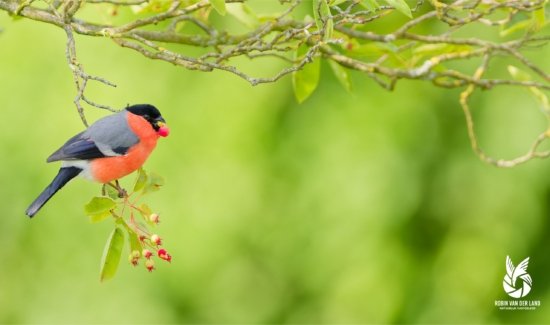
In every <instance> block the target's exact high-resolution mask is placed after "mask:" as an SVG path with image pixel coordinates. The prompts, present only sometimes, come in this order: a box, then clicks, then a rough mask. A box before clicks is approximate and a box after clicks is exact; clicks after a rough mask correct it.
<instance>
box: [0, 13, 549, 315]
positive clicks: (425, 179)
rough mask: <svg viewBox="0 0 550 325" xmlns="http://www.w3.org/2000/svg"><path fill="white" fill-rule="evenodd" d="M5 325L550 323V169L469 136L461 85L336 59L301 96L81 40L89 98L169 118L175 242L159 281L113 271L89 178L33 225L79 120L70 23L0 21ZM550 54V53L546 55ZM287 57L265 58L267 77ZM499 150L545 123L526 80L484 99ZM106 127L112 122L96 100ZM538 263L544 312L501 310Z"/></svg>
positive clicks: (0, 254)
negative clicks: (92, 209) (93, 210)
mask: <svg viewBox="0 0 550 325" xmlns="http://www.w3.org/2000/svg"><path fill="white" fill-rule="evenodd" d="M0 27H1V28H3V32H2V33H0V73H1V78H0V102H1V127H0V157H1V163H2V168H0V180H1V185H2V186H1V187H0V207H1V208H0V211H1V213H0V214H1V218H0V247H1V250H0V323H44V324H45V323H56V324H62V323H66V324H91V323H94V324H103V323H106V324H118V323H124V324H130V323H132V324H133V323H136V324H145V323H158V324H169V323H307V324H312V323H326V324H331V323H332V324H335V323H378V324H381V323H545V322H548V320H549V319H550V308H549V307H548V306H549V305H550V272H548V270H549V268H550V252H549V251H548V248H549V247H550V246H549V245H550V236H549V226H550V225H549V216H548V214H549V213H550V169H549V168H548V164H549V163H550V161H548V160H542V161H533V162H530V163H528V164H526V165H523V166H520V167H517V168H514V169H511V170H502V169H497V168H495V167H491V166H487V165H485V164H483V163H482V162H480V161H479V160H478V159H477V158H476V156H475V155H474V154H473V153H472V151H471V150H470V147H469V143H468V139H467V134H466V128H465V123H464V119H463V117H462V113H461V110H460V107H459V106H458V100H457V99H458V91H449V90H442V89H435V88H434V87H433V86H431V85H430V84H427V83H423V82H402V83H400V84H399V85H398V87H397V89H396V90H395V91H394V92H392V93H390V92H386V91H384V90H382V89H380V88H379V87H378V86H376V84H375V83H373V82H372V81H370V80H368V79H367V78H366V77H365V76H364V75H361V74H354V75H353V79H354V89H355V90H354V92H353V93H352V94H349V93H346V92H345V91H344V90H343V89H342V87H341V86H340V85H339V84H338V82H337V81H336V80H335V79H334V78H333V76H332V74H331V72H330V69H328V66H326V65H324V66H323V70H322V78H321V83H320V86H319V89H317V91H316V92H315V94H314V95H313V96H312V97H311V98H310V99H308V100H307V101H306V102H305V103H304V104H302V105H298V104H296V102H295V100H294V96H293V94H292V87H291V82H290V78H285V79H283V80H281V81H280V82H279V83H277V84H269V85H261V86H257V87H251V86H250V85H248V84H247V83H245V82H244V81H242V80H240V79H238V78H237V77H235V76H233V75H230V74H227V73H219V72H213V73H201V72H190V71H186V70H183V69H180V68H176V67H173V66H171V65H169V64H166V63H162V62H154V61H152V60H148V59H145V58H143V57H142V56H140V55H139V54H137V53H134V52H130V51H129V50H125V49H121V48H118V47H117V46H116V45H114V44H112V43H111V42H109V41H108V40H106V39H99V38H96V39H92V38H83V37H77V50H78V55H79V59H80V61H81V62H82V63H83V64H84V67H85V69H86V71H87V72H89V73H91V74H94V75H99V76H102V77H105V78H107V79H109V80H111V81H113V82H115V83H116V84H117V85H118V88H116V89H111V88H108V87H105V86H103V85H98V84H93V83H92V84H91V85H90V87H89V89H88V96H89V97H90V98H91V99H93V100H95V101H97V102H100V103H107V104H109V105H111V106H114V107H124V106H125V105H126V104H128V103H130V104H133V103H152V104H154V105H156V106H157V107H159V108H160V109H161V111H162V113H163V115H164V117H165V118H166V120H167V121H168V123H169V125H170V126H171V129H172V134H171V136H170V137H168V138H166V139H162V140H161V141H160V142H159V145H158V147H157V149H156V151H155V152H154V154H153V155H152V156H151V158H150V159H149V161H148V162H147V164H146V168H147V170H149V171H155V172H157V173H159V174H161V175H163V176H164V177H165V179H166V186H165V187H164V188H163V189H162V190H161V191H159V192H156V193H154V194H152V195H151V196H150V197H149V198H148V199H147V200H148V201H149V202H150V205H151V206H152V207H155V209H156V210H157V211H158V212H159V213H160V214H161V219H162V223H161V225H160V226H159V228H158V232H159V233H160V234H161V236H162V237H163V238H164V241H165V247H166V248H167V249H168V250H169V251H170V252H171V253H172V255H173V258H174V259H173V262H172V264H171V265H168V264H166V263H157V266H158V270H156V271H155V272H154V273H152V274H148V273H147V272H146V271H145V269H144V268H143V265H141V266H140V267H139V268H137V269H134V268H133V267H131V266H130V265H129V264H127V263H126V259H125V258H124V257H123V262H122V264H121V266H120V268H119V272H118V274H117V276H116V277H115V279H113V280H112V281H109V282H107V283H99V281H98V271H99V262H100V258H101V254H102V250H103V245H104V242H105V240H106V238H107V236H108V234H109V232H110V231H111V229H112V222H111V221H105V222H103V223H100V224H90V222H89V220H88V218H86V217H85V216H84V213H83V208H82V207H83V205H84V203H86V202H87V201H88V200H89V199H90V198H91V197H92V196H93V195H96V194H98V193H99V190H100V186H99V185H97V184H93V183H89V182H87V181H84V180H81V179H79V180H76V181H74V182H72V183H70V184H69V185H68V186H67V187H66V188H64V189H63V190H62V191H61V192H59V193H58V194H57V195H56V196H55V198H54V199H53V200H52V201H50V202H49V203H48V205H47V206H46V207H45V208H44V209H43V210H42V211H41V212H40V214H38V215H37V217H36V218H35V219H33V220H29V219H28V218H27V217H26V216H25V215H24V211H25V209H26V207H27V205H28V204H29V203H30V202H31V201H32V200H33V199H34V198H35V196H36V195H38V193H39V192H40V191H41V190H42V189H43V188H44V187H45V186H46V185H47V184H48V183H49V181H50V180H51V179H52V178H53V176H54V175H55V173H56V172H57V169H58V166H57V165H56V164H46V163H45V159H46V157H47V156H48V155H49V154H50V153H51V152H53V151H54V150H55V149H57V148H58V147H59V146H60V145H61V144H63V143H64V141H65V140H66V139H68V138H69V137H70V136H72V135H73V134H75V133H77V132H79V131H80V130H81V129H82V124H81V122H80V120H79V117H78V114H76V112H75V109H74V105H73V103H72V99H73V98H74V96H75V88H74V84H73V81H72V76H71V74H70V70H69V69H68V67H67V64H66V62H65V53H64V51H65V35H64V33H63V31H62V30H61V29H59V28H56V27H52V26H49V25H45V24H40V23H36V22H32V21H26V20H24V19H22V20H18V21H12V20H11V18H9V17H8V16H7V15H6V14H4V13H2V14H0ZM534 55H537V56H538V57H539V58H545V57H546V58H548V57H550V51H549V50H548V48H543V49H537V52H536V53H534ZM278 68H280V67H278V66H268V65H266V66H264V67H263V71H258V73H259V74H263V75H269V74H271V73H273V72H275V71H277V69H278ZM472 105H473V106H474V107H475V117H476V119H477V120H478V123H479V127H478V129H479V130H480V139H481V141H482V144H483V145H484V146H485V147H487V148H488V149H489V150H488V151H489V153H491V154H495V155H499V156H504V157H512V156H513V155H518V154H521V153H523V152H524V151H525V150H526V149H527V148H528V145H529V143H530V141H531V139H532V138H533V137H534V135H536V134H538V132H539V131H541V130H542V129H543V128H544V118H543V116H542V115H541V114H540V113H539V112H538V109H537V107H536V103H535V102H534V101H533V100H532V98H530V97H529V94H528V93H527V92H526V91H525V90H520V89H510V88H506V89H497V90H494V91H491V92H484V93H482V94H477V95H476V96H474V100H473V102H472ZM88 112H89V113H88V116H89V119H90V120H95V119H97V118H99V117H100V116H102V115H104V114H105V112H103V111H100V110H93V109H90V110H88ZM506 255H510V256H511V258H512V260H513V261H514V263H516V264H517V263H518V262H519V261H520V260H522V259H523V258H525V257H527V256H530V257H531V262H530V265H529V269H528V270H529V273H530V274H531V276H532V278H533V289H532V292H531V293H530V294H529V296H528V297H526V299H530V300H541V303H542V306H541V307H539V308H538V309H537V310H536V311H509V312H504V311H499V310H497V308H496V307H495V306H494V301H495V300H502V299H511V298H508V297H507V296H506V294H505V293H504V291H503V289H502V279H503V277H504V275H505V257H506Z"/></svg>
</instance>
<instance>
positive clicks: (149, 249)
mask: <svg viewBox="0 0 550 325" xmlns="http://www.w3.org/2000/svg"><path fill="white" fill-rule="evenodd" d="M149 221H151V222H152V223H154V224H158V223H159V215H158V214H156V213H153V214H151V215H150V216H149ZM139 244H140V245H141V247H142V248H143V249H142V250H141V251H139V250H133V251H132V252H131V253H130V256H129V257H128V260H129V262H130V263H131V264H132V265H133V266H137V265H138V264H139V260H140V259H141V258H142V257H143V258H145V268H146V269H147V271H149V272H152V271H153V270H154V269H155V262H154V261H153V257H154V256H155V254H154V253H153V251H156V255H157V256H158V258H160V259H162V260H165V261H167V262H171V261H172V256H171V255H170V254H168V252H167V251H166V249H164V248H162V247H161V245H162V238H160V236H159V235H157V234H152V235H151V236H149V237H147V236H144V235H142V236H140V237H139Z"/></svg>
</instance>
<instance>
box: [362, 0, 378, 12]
mask: <svg viewBox="0 0 550 325" xmlns="http://www.w3.org/2000/svg"><path fill="white" fill-rule="evenodd" d="M360 4H361V5H362V6H363V7H365V8H367V9H368V10H369V11H376V9H378V8H380V4H379V3H378V2H377V1H376V0H363V1H362V2H360Z"/></svg>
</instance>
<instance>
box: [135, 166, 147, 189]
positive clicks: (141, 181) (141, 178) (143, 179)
mask: <svg viewBox="0 0 550 325" xmlns="http://www.w3.org/2000/svg"><path fill="white" fill-rule="evenodd" d="M146 183H147V173H146V172H145V170H144V169H143V168H140V169H138V178H137V179H136V184H135V185H134V192H137V191H139V190H141V189H142V188H143V187H144V186H145V184H146Z"/></svg>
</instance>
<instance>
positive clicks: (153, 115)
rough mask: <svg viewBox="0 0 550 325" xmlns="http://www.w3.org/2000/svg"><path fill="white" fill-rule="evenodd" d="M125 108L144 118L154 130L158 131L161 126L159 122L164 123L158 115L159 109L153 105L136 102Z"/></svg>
mask: <svg viewBox="0 0 550 325" xmlns="http://www.w3.org/2000/svg"><path fill="white" fill-rule="evenodd" d="M126 110H127V111H128V112H130V113H133V114H136V115H139V116H141V117H143V118H144V119H146V120H147V121H148V122H149V123H151V125H152V126H153V128H154V129H155V130H156V131H158V129H159V127H160V126H161V124H160V123H159V122H162V123H166V121H165V120H164V118H163V117H162V116H161V115H160V111H159V110H158V109H157V108H156V107H155V106H153V105H149V104H137V105H132V106H128V107H126Z"/></svg>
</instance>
